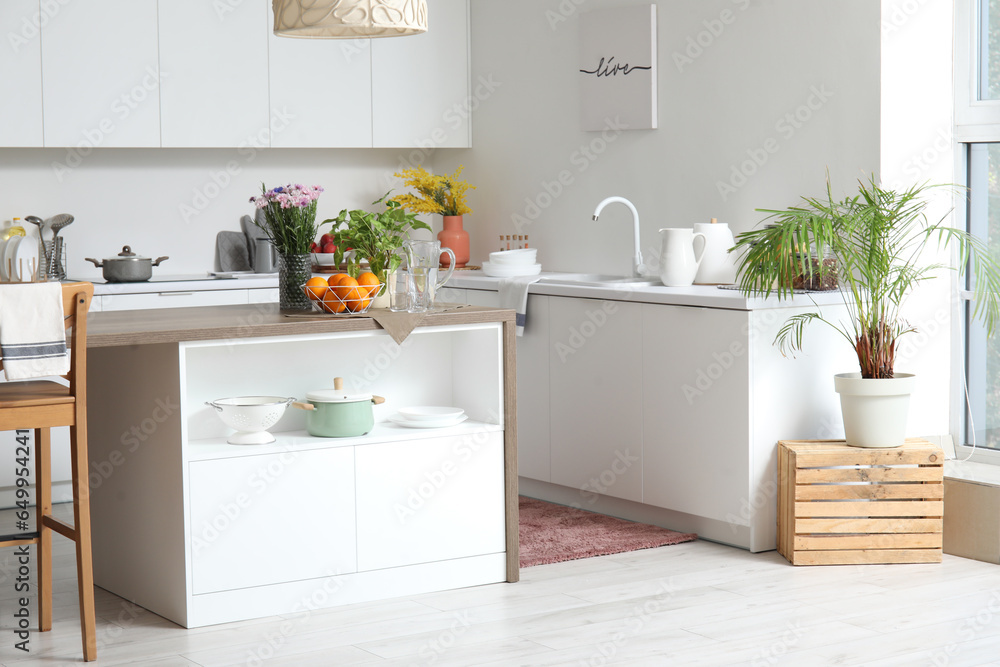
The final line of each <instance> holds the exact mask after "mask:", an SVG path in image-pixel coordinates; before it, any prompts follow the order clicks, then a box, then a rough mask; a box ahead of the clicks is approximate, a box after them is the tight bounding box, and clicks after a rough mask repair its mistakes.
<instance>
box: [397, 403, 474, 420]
mask: <svg viewBox="0 0 1000 667" xmlns="http://www.w3.org/2000/svg"><path fill="white" fill-rule="evenodd" d="M399 414H400V415H401V416H402V417H403V418H404V419H409V420H411V421H435V420H438V419H458V418H459V417H461V416H462V415H463V414H465V410H463V409H462V408H449V407H445V406H439V405H416V406H413V407H409V408H400V409H399Z"/></svg>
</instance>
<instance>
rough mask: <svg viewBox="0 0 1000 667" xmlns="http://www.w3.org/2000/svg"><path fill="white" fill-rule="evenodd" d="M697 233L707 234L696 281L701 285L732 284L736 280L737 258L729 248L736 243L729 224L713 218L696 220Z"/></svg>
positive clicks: (695, 277) (695, 228)
mask: <svg viewBox="0 0 1000 667" xmlns="http://www.w3.org/2000/svg"><path fill="white" fill-rule="evenodd" d="M694 231H695V233H696V234H704V235H705V254H704V255H702V258H701V264H700V265H699V266H698V273H696V274H695V276H694V281H695V282H696V283H698V284H699V285H732V284H733V283H735V282H736V258H735V257H733V255H732V254H731V253H730V252H729V249H730V248H732V247H733V246H734V245H736V239H734V238H733V232H732V230H730V229H729V225H727V224H726V223H724V222H719V221H718V220H717V219H716V218H712V222H696V223H695V224H694Z"/></svg>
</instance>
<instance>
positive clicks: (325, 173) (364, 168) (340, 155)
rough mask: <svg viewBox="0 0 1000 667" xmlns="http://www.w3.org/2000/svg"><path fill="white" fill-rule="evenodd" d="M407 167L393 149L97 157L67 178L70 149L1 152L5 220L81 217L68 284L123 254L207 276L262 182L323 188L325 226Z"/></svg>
mask: <svg viewBox="0 0 1000 667" xmlns="http://www.w3.org/2000/svg"><path fill="white" fill-rule="evenodd" d="M404 158H405V156H404V155H403V152H402V151H398V150H388V149H386V150H372V149H357V150H353V149H352V150H346V149H345V150H326V149H312V150H310V149H262V150H252V149H198V150H192V149H98V150H95V151H93V152H92V153H91V154H89V155H87V156H84V157H83V159H82V162H81V163H80V164H79V165H78V166H76V167H75V168H73V169H70V170H68V171H66V170H65V169H63V168H55V167H53V164H54V163H59V164H63V165H64V164H66V161H67V153H66V150H64V149H55V148H52V149H10V148H7V149H0V219H2V220H9V219H10V218H12V217H14V216H17V217H21V218H23V217H24V216H25V215H38V216H39V217H48V216H51V215H55V214H56V213H70V214H72V215H74V216H75V217H76V221H75V222H74V223H73V224H72V225H71V226H69V227H66V228H65V229H64V230H63V232H62V235H63V236H65V238H66V244H67V264H68V267H67V269H68V272H69V274H70V276H71V277H79V278H84V279H86V278H90V277H100V275H101V271H100V269H95V268H94V266H93V265H92V264H90V263H89V262H85V261H84V259H83V258H84V257H95V258H97V259H102V258H104V257H108V256H113V255H116V254H117V253H118V252H120V251H121V248H122V246H123V245H125V244H128V245H131V246H132V249H133V251H135V252H137V253H139V254H141V255H145V256H147V257H159V256H161V255H168V256H169V257H170V260H168V261H167V262H164V263H163V264H162V265H161V267H160V268H158V269H155V271H160V272H162V273H164V274H167V273H169V274H176V273H204V272H206V271H209V270H211V269H212V268H213V261H214V252H215V236H216V233H217V232H219V231H221V230H233V231H239V229H240V223H239V219H240V216H242V215H244V214H248V213H249V214H252V213H253V206H252V205H251V204H250V203H248V199H249V198H250V197H251V196H252V195H256V194H259V193H260V184H261V182H264V183H266V184H267V185H268V186H269V187H273V186H275V185H279V184H284V183H289V182H301V183H308V184H310V185H313V184H315V185H322V186H323V187H324V188H326V192H325V193H324V194H323V196H322V197H321V198H320V200H319V210H318V216H319V219H320V220H323V219H325V218H330V217H334V216H336V215H337V214H338V213H339V212H340V210H341V209H344V208H359V207H364V206H367V205H369V204H370V203H371V202H372V201H373V200H375V199H377V198H378V197H380V196H382V195H383V194H385V192H386V191H387V190H388V189H389V188H390V187H399V185H400V183H399V180H398V179H394V178H393V177H392V173H393V172H394V171H395V170H396V169H397V168H398V167H397V165H398V164H399V163H400V162H402V161H403V159H404ZM25 226H26V227H27V228H29V229H33V227H32V226H31V225H25Z"/></svg>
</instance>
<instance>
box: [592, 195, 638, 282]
mask: <svg viewBox="0 0 1000 667" xmlns="http://www.w3.org/2000/svg"><path fill="white" fill-rule="evenodd" d="M615 202H618V203H619V204H625V205H626V206H628V210H630V211H632V228H633V232H632V233H633V236H634V241H635V255H634V256H633V257H632V275H634V276H635V277H636V278H648V277H649V276H648V275H647V273H646V265H645V264H644V263H643V261H642V251H641V250H639V212H638V211H637V210H635V205H634V204H633V203H632V202H630V201H629V200H627V199H625V198H624V197H608V198H607V199H605V200H603V201H602V202H601V203H600V204H598V205H597V208H596V209H594V220H595V221H596V220H597V218H598V216H600V215H601V211H603V210H604V207H605V206H607V205H608V204H612V203H615Z"/></svg>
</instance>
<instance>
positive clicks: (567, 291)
mask: <svg viewBox="0 0 1000 667" xmlns="http://www.w3.org/2000/svg"><path fill="white" fill-rule="evenodd" d="M559 275H561V274H560V273H559V272H548V271H543V272H542V276H559ZM501 280H503V279H502V278H491V277H489V276H487V275H485V274H484V273H483V272H482V271H455V273H454V274H452V276H451V278H450V279H449V280H448V283H447V285H448V286H449V287H455V288H459V289H476V290H490V291H494V292H495V291H497V290H498V289H499V285H500V282H501ZM528 293H529V294H544V295H548V296H570V297H582V298H589V299H605V300H609V301H635V302H639V303H662V304H669V305H677V306H701V307H704V308H724V309H728V310H756V309H760V308H795V307H803V306H805V307H809V306H815V305H820V306H823V305H836V304H840V303H843V299H842V297H841V294H840V293H839V292H810V293H805V294H796V295H795V296H794V297H792V298H783V299H780V300H779V299H778V298H777V297H776V296H772V297H770V298H768V299H760V298H755V299H748V298H747V297H745V296H743V295H742V294H740V292H739V291H738V290H735V289H720V288H719V287H717V286H715V285H692V286H690V287H664V286H663V285H659V286H628V287H625V286H614V287H612V286H608V287H596V286H590V285H568V284H560V283H544V282H539V283H533V284H532V285H531V287H530V288H529V290H528Z"/></svg>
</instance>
